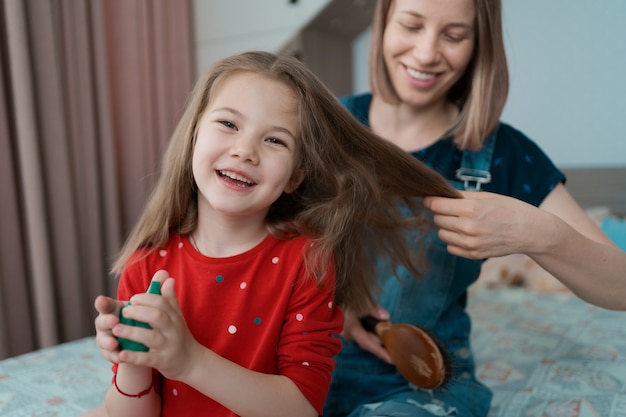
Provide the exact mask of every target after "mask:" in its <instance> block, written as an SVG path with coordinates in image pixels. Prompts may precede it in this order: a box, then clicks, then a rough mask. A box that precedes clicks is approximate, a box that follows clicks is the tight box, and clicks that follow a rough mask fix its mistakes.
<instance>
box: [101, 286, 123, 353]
mask: <svg viewBox="0 0 626 417" xmlns="http://www.w3.org/2000/svg"><path fill="white" fill-rule="evenodd" d="M124 304H125V303H123V302H121V301H117V300H114V299H112V298H110V297H106V296H104V295H99V296H98V297H96V300H95V302H94V307H95V308H96V311H97V312H98V316H97V317H96V319H95V328H96V344H97V345H98V348H99V349H100V353H102V356H104V358H105V359H107V360H108V361H110V362H114V363H119V357H118V354H119V342H118V341H117V338H116V337H115V336H113V332H112V329H113V327H115V326H116V325H118V324H119V321H120V320H119V311H120V309H121V308H122V306H123V305H124Z"/></svg>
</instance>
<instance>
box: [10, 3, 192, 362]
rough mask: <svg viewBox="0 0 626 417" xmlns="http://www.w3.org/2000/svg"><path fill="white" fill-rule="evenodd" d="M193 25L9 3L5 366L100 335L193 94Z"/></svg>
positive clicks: (179, 6) (159, 9)
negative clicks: (117, 261)
mask: <svg viewBox="0 0 626 417" xmlns="http://www.w3.org/2000/svg"><path fill="white" fill-rule="evenodd" d="M190 13H191V8H190V5H189V0H1V3H0V46H1V48H2V49H1V51H0V60H1V61H0V77H1V78H0V80H1V81H0V195H1V197H2V198H1V199H0V358H4V357H8V356H14V355H17V354H20V353H24V352H28V351H31V350H34V349H38V348H41V347H45V346H50V345H54V344H57V343H61V342H65V341H69V340H74V339H77V338H81V337H84V336H88V335H92V334H93V318H94V317H95V311H94V309H93V300H94V298H95V297H96V295H98V294H109V295H113V294H114V293H115V289H116V281H115V280H114V279H113V277H112V276H110V275H109V274H108V269H109V266H110V262H111V260H112V258H113V257H114V255H115V253H116V251H117V250H118V249H119V247H120V245H121V243H122V241H123V238H124V236H125V235H126V233H128V231H129V229H130V228H131V227H132V225H133V224H134V222H135V220H136V219H137V216H138V215H139V212H140V211H141V209H142V207H143V204H144V202H145V199H146V197H147V195H148V193H149V191H150V188H151V186H152V183H153V179H154V175H153V174H154V173H155V171H156V170H157V169H158V165H159V163H160V159H161V156H162V154H163V151H164V148H165V146H166V144H167V141H168V139H169V136H170V134H171V133H172V131H173V129H174V126H175V124H176V122H177V120H178V118H179V116H180V115H181V113H182V111H183V107H184V105H185V101H186V99H187V96H188V94H189V93H190V91H191V87H192V83H193V73H192V68H193V62H192V59H193V56H192V55H193V54H192V52H191V51H192V50H191V48H192V37H191V33H192V30H191V18H190V17H191V16H190Z"/></svg>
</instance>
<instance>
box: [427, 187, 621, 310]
mask: <svg viewBox="0 0 626 417" xmlns="http://www.w3.org/2000/svg"><path fill="white" fill-rule="evenodd" d="M463 196H464V198H463V199H448V198H443V197H428V198H426V199H425V200H424V205H425V206H426V207H427V208H429V209H430V210H432V211H433V212H434V213H435V217H434V221H435V223H436V224H437V226H439V227H440V230H439V237H440V238H441V239H442V240H443V241H444V242H446V243H447V244H448V251H449V252H450V253H452V254H454V255H458V256H463V257H466V258H471V259H484V258H490V257H497V256H504V255H509V254H512V253H523V254H526V255H528V256H530V257H531V258H532V259H533V260H535V261H536V262H537V263H538V264H539V265H541V266H542V267H543V268H544V269H545V270H546V271H548V272H550V273H551V274H552V275H554V276H555V277H556V278H557V279H559V280H560V281H561V282H563V283H564V284H565V285H566V286H567V287H569V288H570V289H571V290H572V291H573V292H574V293H575V294H576V295H577V296H579V297H580V298H582V299H584V300H585V301H587V302H589V303H592V304H595V305H598V306H600V307H604V308H609V309H615V310H626V297H624V294H625V293H626V252H624V251H622V250H620V249H619V248H618V247H617V246H616V245H615V244H613V243H612V242H611V241H610V239H609V238H608V237H607V236H606V235H605V234H604V233H603V232H602V231H601V230H600V228H599V227H598V226H597V225H595V224H594V222H593V221H592V220H591V219H590V218H589V217H588V216H587V215H586V213H585V212H584V210H583V209H582V208H581V207H580V206H579V205H578V204H577V203H576V201H575V200H574V199H573V198H572V196H571V195H570V194H569V192H568V191H567V190H566V189H565V186H563V185H562V184H558V185H557V186H556V187H555V188H554V190H553V191H552V192H551V193H550V194H549V195H548V196H547V197H546V198H545V200H544V201H543V203H542V204H541V205H540V206H539V208H537V207H534V206H532V205H530V204H527V203H525V202H522V201H520V200H517V199H514V198H511V197H506V196H502V195H498V194H493V193H487V192H479V193H474V192H464V193H463Z"/></svg>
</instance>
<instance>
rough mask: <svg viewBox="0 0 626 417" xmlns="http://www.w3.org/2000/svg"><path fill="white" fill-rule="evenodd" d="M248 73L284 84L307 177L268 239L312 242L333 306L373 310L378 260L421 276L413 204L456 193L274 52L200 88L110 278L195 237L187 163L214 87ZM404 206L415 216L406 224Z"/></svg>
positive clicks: (310, 254) (271, 220) (230, 64)
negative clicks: (330, 280)
mask: <svg viewBox="0 0 626 417" xmlns="http://www.w3.org/2000/svg"><path fill="white" fill-rule="evenodd" d="M244 71H247V72H253V73H256V74H263V75H265V76H267V77H271V78H272V79H275V80H278V81H280V82H282V83H284V84H285V85H287V86H288V87H289V88H291V89H292V90H293V92H294V93H295V95H296V97H297V99H298V107H297V112H298V117H299V127H298V138H297V140H298V142H299V144H298V146H299V150H298V152H297V155H298V156H297V159H298V160H297V163H296V170H302V171H303V172H304V175H305V176H304V180H303V181H302V183H301V184H300V185H299V187H298V188H297V189H296V190H295V191H294V192H292V193H290V194H285V193H284V194H283V195H281V197H279V198H278V200H277V201H276V202H274V203H273V204H272V206H271V207H270V210H269V213H268V216H267V226H268V230H269V231H270V233H271V234H272V235H274V236H277V237H279V238H285V239H286V238H289V237H290V236H294V235H303V236H307V237H310V238H311V239H312V245H311V246H310V247H309V248H308V249H307V252H306V253H305V254H304V255H305V257H306V264H307V267H308V270H309V271H311V272H313V274H312V276H318V277H323V276H324V275H325V272H326V266H327V265H330V264H331V263H334V267H335V271H336V277H337V279H336V281H337V284H336V301H337V303H338V304H339V305H342V306H345V307H348V308H352V309H354V310H356V311H361V312H363V311H365V310H366V309H367V308H368V307H369V302H370V301H372V296H373V292H374V290H375V288H377V286H376V282H375V277H374V265H375V264H374V263H375V260H374V259H375V258H374V257H373V256H371V255H372V253H373V252H372V251H377V252H376V253H377V254H378V253H380V254H381V255H383V256H385V255H387V256H388V257H389V259H391V260H392V261H393V262H394V263H395V264H398V263H401V264H403V265H405V266H406V267H407V268H409V269H410V270H411V271H412V272H413V273H414V274H415V276H416V277H419V276H420V274H421V273H422V268H423V264H421V263H420V262H421V261H422V259H421V258H419V257H418V255H420V253H419V252H420V251H417V252H418V253H415V252H416V251H414V250H412V249H411V242H410V241H409V239H407V232H406V231H407V229H415V230H417V231H418V232H421V231H423V230H425V229H426V226H427V225H428V224H427V223H426V222H425V221H424V216H423V214H424V213H423V210H424V209H423V206H422V205H421V203H420V202H419V201H418V200H416V199H415V197H422V196H426V195H442V196H448V197H459V194H458V193H457V191H456V190H454V189H453V188H452V187H451V186H450V185H448V183H447V182H446V181H445V179H443V177H441V176H440V175H439V174H437V173H436V172H435V171H433V170H431V169H429V168H428V167H426V166H425V165H424V164H422V163H421V162H419V161H418V160H416V159H415V158H414V157H412V156H410V155H409V154H407V153H406V152H404V151H402V150H401V149H400V148H398V147H396V146H395V145H392V144H391V143H389V142H388V141H386V140H383V139H381V138H380V137H378V136H376V135H374V134H373V133H372V132H371V131H369V130H368V129H367V128H366V127H364V126H363V125H362V124H361V123H359V122H358V121H357V120H356V119H354V118H353V117H352V115H351V114H350V113H349V112H348V111H347V110H346V109H345V108H344V107H343V106H342V105H341V104H340V103H339V101H338V100H337V99H336V97H335V96H333V94H332V93H331V92H330V90H329V89H328V88H327V87H326V86H325V85H324V84H322V82H321V81H319V79H318V78H317V77H316V76H315V75H314V74H313V73H312V72H311V71H310V70H309V69H307V68H306V67H305V66H304V65H303V64H302V63H300V62H299V61H297V60H296V59H295V58H290V57H280V56H277V55H274V54H272V53H269V52H246V53H242V54H238V55H234V56H231V57H228V58H225V59H223V60H221V61H219V62H218V63H217V64H216V65H215V66H214V67H213V68H212V70H211V71H210V72H208V74H207V75H206V76H205V77H204V78H203V79H201V80H200V81H199V82H198V83H197V85H196V87H195V89H194V92H193V95H192V97H191V101H190V103H189V105H188V107H187V109H186V111H185V113H184V114H183V116H182V118H181V120H180V122H179V124H178V126H177V128H176V130H175V132H174V134H173V136H172V138H171V141H170V143H169V145H168V149H167V151H166V153H165V156H164V159H163V166H162V170H161V173H160V176H159V179H158V181H157V183H156V185H155V189H154V190H153V193H152V195H151V197H150V198H149V200H148V202H147V206H146V208H145V210H144V212H143V214H142V216H141V218H140V219H139V221H138V223H137V225H136V226H135V228H134V230H133V231H132V232H131V234H130V236H129V238H128V240H127V241H126V243H125V245H124V247H123V248H122V251H121V253H120V255H119V257H118V258H117V260H116V262H115V264H114V266H113V271H114V272H116V273H119V272H121V270H122V269H123V267H124V266H125V264H126V262H127V261H128V260H129V258H130V257H131V255H132V254H133V253H134V252H135V251H136V250H138V249H140V248H149V249H155V248H157V247H159V246H161V245H163V244H164V243H165V242H166V241H167V240H168V238H169V235H170V233H172V232H177V233H180V234H189V233H191V232H192V231H193V230H194V228H195V227H196V224H197V216H198V212H197V198H198V195H197V193H198V191H197V187H196V184H195V181H194V178H193V174H192V167H191V161H192V154H193V149H194V145H195V141H196V133H197V129H198V121H199V119H200V118H201V116H202V113H203V112H204V110H205V109H206V107H207V105H208V103H209V101H210V100H211V95H212V92H213V91H214V90H215V88H216V86H218V85H219V83H221V82H223V81H224V80H225V79H226V78H227V77H229V76H230V75H232V74H234V73H241V72H244ZM400 203H403V204H402V207H406V208H408V209H409V210H410V211H411V213H412V214H413V216H411V217H404V216H403V215H402V213H401V212H400V210H401V208H400V207H401V206H400Z"/></svg>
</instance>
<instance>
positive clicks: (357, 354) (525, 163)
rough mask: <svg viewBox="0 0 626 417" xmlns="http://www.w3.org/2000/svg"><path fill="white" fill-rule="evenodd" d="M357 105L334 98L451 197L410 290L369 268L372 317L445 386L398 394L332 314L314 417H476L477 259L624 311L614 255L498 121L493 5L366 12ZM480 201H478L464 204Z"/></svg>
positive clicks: (361, 333) (549, 170)
mask: <svg viewBox="0 0 626 417" xmlns="http://www.w3.org/2000/svg"><path fill="white" fill-rule="evenodd" d="M370 85H371V90H372V91H371V93H367V94H362V95H358V96H352V97H344V98H342V101H343V102H344V104H345V105H346V106H347V107H348V109H350V110H351V112H352V113H353V114H354V115H355V116H356V117H357V118H358V119H359V120H360V121H361V122H362V123H364V124H365V125H367V126H369V127H370V128H371V129H372V130H373V131H374V133H377V134H378V135H380V136H382V137H384V138H386V139H387V140H389V141H390V142H393V143H395V144H396V145H398V146H400V147H401V148H402V149H404V150H405V151H407V152H409V153H411V154H412V155H413V156H415V157H416V158H418V159H420V160H422V161H423V162H425V163H426V164H427V165H429V166H431V167H433V168H434V169H436V170H437V171H439V172H440V173H441V174H443V175H444V176H445V177H446V178H447V179H448V180H449V181H450V182H451V183H452V184H454V185H455V186H457V188H459V189H461V190H465V191H462V194H463V196H464V198H463V199H448V198H440V197H428V198H426V199H425V200H424V204H425V206H426V207H427V208H428V209H430V210H431V211H432V212H433V213H434V221H435V223H436V224H437V226H438V227H439V230H438V239H437V240H433V242H432V243H431V244H430V246H429V248H428V256H429V259H428V261H429V269H428V271H427V274H426V276H425V278H424V279H422V280H414V279H412V277H411V274H410V273H408V272H406V271H404V270H402V269H400V270H399V271H398V272H399V273H400V275H401V277H403V278H404V279H402V280H400V281H398V280H396V279H395V278H393V270H392V269H391V268H389V267H386V266H385V265H384V264H383V263H382V262H381V263H380V265H379V267H378V274H379V280H380V282H381V286H382V288H383V292H382V294H381V295H380V297H379V298H378V302H379V304H380V306H381V307H380V308H379V309H377V310H376V311H373V312H372V314H373V315H375V316H377V317H378V318H379V319H383V320H384V319H390V320H391V321H392V322H396V323H400V322H407V323H412V324H415V325H418V326H421V327H423V328H425V329H427V330H430V331H431V332H432V333H434V334H435V335H436V336H438V338H439V339H440V340H441V342H442V343H443V344H444V345H445V346H446V347H447V348H448V350H449V351H450V353H451V361H452V369H453V375H452V378H451V381H450V383H448V384H447V385H445V386H444V387H443V388H441V389H437V390H422V389H419V388H417V387H414V386H410V385H409V384H408V383H407V382H406V381H405V380H404V379H403V378H402V376H401V375H400V374H399V373H398V372H397V371H396V369H395V368H394V366H393V365H392V364H391V359H390V358H389V355H388V353H387V352H386V350H385V349H384V347H382V346H381V344H380V341H379V340H378V339H377V338H376V337H375V336H374V335H373V334H371V333H368V332H366V331H365V330H364V329H363V328H362V327H361V325H360V323H359V320H358V319H357V317H356V315H355V314H353V313H351V312H350V311H346V319H345V320H346V321H345V325H344V332H343V336H344V339H345V340H344V345H343V348H342V351H341V353H340V354H339V355H338V357H337V364H336V368H335V371H334V373H333V382H332V384H331V391H330V395H329V398H328V399H327V402H326V406H325V413H324V416H332V417H336V416H346V415H349V416H351V417H356V416H389V415H403V416H404V415H407V416H422V415H424V416H429V417H430V416H433V415H442V416H444V415H445V416H447V415H459V416H461V415H462V416H485V415H486V414H487V412H488V409H489V406H490V402H491V393H490V391H489V390H488V389H487V387H485V386H484V385H483V384H481V383H480V382H479V381H478V380H477V379H476V376H475V369H474V360H473V356H472V350H471V347H470V344H469V336H470V327H471V323H470V319H469V317H468V315H467V313H466V311H465V306H466V299H467V294H466V292H467V288H468V287H469V286H470V285H471V284H472V283H473V282H474V281H475V280H476V279H477V277H478V275H479V272H480V267H481V263H482V261H483V260H484V259H485V258H488V257H495V256H503V255H508V254H512V253H525V254H527V255H529V256H530V257H531V258H533V259H534V260H535V261H536V262H537V263H538V264H539V265H541V266H542V267H543V268H545V269H546V270H547V271H548V272H550V273H551V274H552V275H554V276H555V277H557V278H558V279H559V280H561V282H563V283H564V284H565V285H567V286H568V287H569V288H570V289H571V290H572V291H573V292H574V293H576V294H577V295H578V296H579V297H581V298H582V299H584V300H586V301H588V302H590V303H593V304H596V305H598V306H601V307H605V308H609V309H620V310H624V309H626V299H625V298H624V297H623V294H624V291H625V290H626V276H625V274H624V271H626V253H624V252H623V251H621V250H620V249H619V248H617V246H615V245H614V244H613V243H612V242H611V241H610V240H609V239H608V238H607V237H606V236H605V235H604V234H603V233H602V231H601V230H600V229H599V228H598V227H597V226H596V225H595V224H594V223H593V222H592V221H591V220H590V219H589V218H588V217H587V216H586V214H585V212H584V211H583V210H582V209H581V207H580V206H579V205H578V204H577V203H576V202H575V201H574V200H573V198H572V197H571V195H570V194H569V193H568V191H567V190H566V188H565V186H564V182H565V177H564V175H563V173H562V172H560V171H559V170H558V169H557V168H556V167H555V166H554V164H553V163H552V162H551V161H550V159H549V158H548V157H547V156H546V155H545V154H544V153H543V151H542V150H541V149H540V148H539V147H538V146H537V145H536V144H535V143H534V142H532V141H531V140H530V139H529V138H527V137H526V136H525V135H524V134H523V133H521V132H520V131H518V130H516V129H514V128H513V127H511V126H509V125H507V124H505V123H501V122H499V118H500V115H501V112H502V109H503V107H504V104H505V101H506V96H507V92H508V73H507V64H506V57H505V51H504V45H503V39H502V23H501V3H500V0H379V2H378V5H377V9H376V12H375V15H374V19H373V25H372V39H371V51H370ZM476 191H481V192H476Z"/></svg>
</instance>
